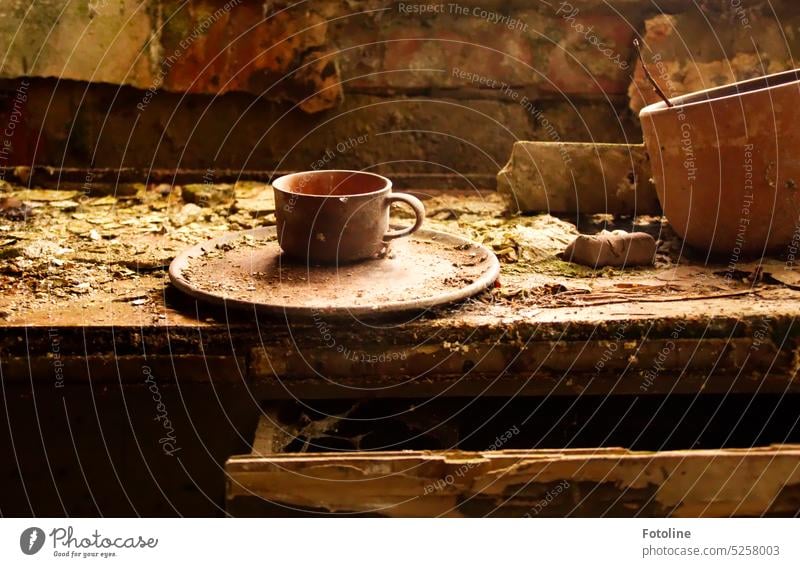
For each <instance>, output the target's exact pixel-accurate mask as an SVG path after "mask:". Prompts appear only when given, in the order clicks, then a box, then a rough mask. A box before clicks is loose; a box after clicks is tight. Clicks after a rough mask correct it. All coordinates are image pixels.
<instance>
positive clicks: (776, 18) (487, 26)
mask: <svg viewBox="0 0 800 567" xmlns="http://www.w3.org/2000/svg"><path fill="white" fill-rule="evenodd" d="M8 4H9V5H8V6H5V7H3V8H0V36H1V37H3V38H8V40H9V41H8V46H9V47H8V48H7V52H6V53H5V58H4V59H3V60H2V65H0V87H2V93H3V94H2V95H0V124H6V123H8V121H9V120H11V118H12V116H14V117H15V119H16V122H15V129H14V131H13V137H12V138H13V139H11V146H12V149H13V152H10V155H9V156H8V159H6V160H5V161H2V160H0V166H2V165H9V164H12V163H13V164H23V165H31V164H46V165H55V166H61V165H64V166H74V167H86V166H88V165H89V164H93V165H94V166H95V167H112V168H117V167H141V168H150V167H157V168H185V169H201V170H205V169H206V168H215V169H235V170H238V169H263V170H270V169H282V170H286V169H304V168H309V167H311V166H312V164H314V163H315V162H317V161H318V160H319V159H320V158H322V157H323V156H325V155H328V156H330V155H331V154H332V157H331V158H330V159H329V160H328V163H327V166H328V167H348V168H350V167H354V168H361V167H374V168H377V169H378V170H381V171H387V172H388V171H410V172H427V173H447V172H457V173H458V174H460V175H466V176H470V175H477V174H491V175H493V174H494V173H496V171H497V170H498V169H499V168H500V167H501V166H502V164H503V163H505V161H506V159H507V158H508V155H509V152H510V148H511V145H512V143H513V142H514V141H515V140H521V139H542V140H555V141H558V140H565V141H567V140H572V141H574V140H595V141H603V142H615V141H616V142H621V141H638V140H640V138H641V135H640V132H639V128H638V124H637V120H636V112H637V111H638V110H639V108H640V107H641V106H642V104H643V103H644V102H645V101H652V100H653V93H652V90H651V89H650V88H649V87H648V86H647V85H646V84H645V83H644V81H643V75H642V72H641V69H640V66H639V65H638V62H637V60H636V54H635V52H634V51H633V47H632V40H633V38H634V37H636V36H639V37H642V38H643V42H644V44H645V45H646V46H647V48H649V50H646V51H645V55H646V57H647V58H648V60H650V61H651V62H652V63H653V65H654V71H657V72H656V73H655V74H656V75H657V76H658V77H659V80H660V81H661V82H663V83H664V85H665V87H666V90H667V91H668V92H670V93H671V94H680V93H682V92H687V91H689V90H694V89H697V88H703V87H706V86H712V85H716V84H721V83H724V82H729V81H730V80H732V79H733V78H741V77H749V76H753V75H756V74H761V73H762V72H772V71H777V70H781V69H784V68H790V67H792V66H794V64H793V60H792V53H794V51H795V50H796V46H795V44H796V43H797V39H796V33H795V30H796V29H798V26H797V23H798V18H799V16H798V15H797V13H798V12H800V10H799V9H798V8H797V7H794V6H793V5H792V3H791V2H789V1H788V0H784V1H782V2H772V3H771V5H767V4H766V3H762V2H754V1H750V0H723V1H719V2H705V3H704V2H700V3H698V4H696V3H694V2H690V1H688V0H667V1H662V2H659V3H658V4H659V7H660V9H661V10H662V11H663V12H662V11H658V10H657V9H656V8H655V5H654V3H651V2H645V1H642V0H613V1H610V2H605V3H601V2H597V1H594V0H573V1H572V2H563V1H560V0H551V1H550V2H532V1H522V0H516V1H515V0H510V1H508V0H507V1H499V0H486V1H484V2H473V1H465V2H460V3H429V4H420V3H411V2H409V3H401V2H389V1H384V0H353V1H351V2H346V3H345V2H320V1H308V2H300V3H294V4H292V5H289V4H286V3H281V2H254V1H252V0H225V1H223V0H192V1H190V2H183V1H180V2H179V1H178V0H150V1H148V2H143V3H140V2H139V0H79V1H74V2H71V3H68V4H66V5H64V3H63V2H60V1H57V0H42V1H40V2H37V3H36V4H35V6H34V8H33V9H30V10H29V9H28V7H29V3H28V2H25V1H23V0H10V1H9V3H8ZM698 5H699V7H698ZM420 12H422V13H420ZM654 58H655V59H654ZM656 66H657V69H656ZM631 74H633V75H634V81H633V82H631ZM23 81H25V82H26V83H30V85H29V87H28V89H27V92H26V97H25V99H26V100H25V101H24V104H20V101H19V96H17V94H18V92H19V88H20V86H21V84H22V82H23ZM15 104H16V106H15ZM359 136H361V137H366V142H363V143H357V144H349V143H348V140H350V139H357V138H358V137H359ZM3 137H4V138H8V136H7V135H5V134H3Z"/></svg>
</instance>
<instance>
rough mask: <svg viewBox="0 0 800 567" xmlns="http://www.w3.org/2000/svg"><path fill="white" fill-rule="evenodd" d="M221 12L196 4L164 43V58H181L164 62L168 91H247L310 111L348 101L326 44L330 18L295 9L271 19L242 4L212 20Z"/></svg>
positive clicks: (250, 5)
mask: <svg viewBox="0 0 800 567" xmlns="http://www.w3.org/2000/svg"><path fill="white" fill-rule="evenodd" d="M198 6H199V7H198ZM217 9H218V8H215V7H214V6H209V5H208V3H207V2H206V3H201V4H199V5H197V4H195V5H193V6H192V8H191V9H190V12H189V13H188V14H187V15H186V19H184V21H183V22H181V25H180V27H181V28H182V29H181V31H175V32H174V33H172V34H169V36H168V37H165V38H164V44H163V53H164V57H169V56H174V61H172V60H170V61H169V64H168V65H165V67H168V68H167V69H166V71H167V73H166V77H165V80H164V85H163V86H164V88H165V89H167V90H171V91H185V92H190V93H203V94H223V93H226V92H231V91H244V92H250V93H253V94H259V95H263V96H264V97H265V98H267V99H269V100H278V101H290V102H294V103H296V104H298V106H299V107H300V108H301V109H302V110H304V111H306V112H309V113H313V112H319V111H321V110H325V109H329V108H333V107H335V106H336V105H337V104H338V103H339V102H340V101H341V99H342V87H341V82H340V78H339V72H338V68H337V66H336V62H335V60H334V58H333V55H332V53H330V51H329V49H328V47H327V30H328V26H327V22H326V21H325V19H324V18H323V17H321V16H319V15H317V14H315V13H313V12H302V13H299V12H297V11H291V10H290V11H284V12H277V13H273V14H270V15H267V16H266V17H265V16H264V15H263V13H262V7H261V5H257V4H240V5H237V6H235V7H233V8H232V9H230V10H229V11H228V12H223V13H220V14H219V17H217V18H212V17H210V16H209V14H214V12H215V10H217ZM176 27H177V24H176Z"/></svg>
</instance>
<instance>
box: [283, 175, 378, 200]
mask: <svg viewBox="0 0 800 567" xmlns="http://www.w3.org/2000/svg"><path fill="white" fill-rule="evenodd" d="M331 173H346V174H348V178H349V177H357V176H364V177H374V178H376V179H379V180H380V181H382V182H383V187H381V188H380V189H376V190H374V191H366V192H364V193H353V194H350V195H346V196H347V197H349V198H357V197H371V196H373V195H380V194H381V193H384V192H387V191H388V192H389V193H391V192H392V180H391V179H389V178H388V177H385V176H383V175H380V174H378V173H372V172H371V171H361V170H357V169H310V170H305V171H295V172H294V173H287V174H286V175H281V176H280V177H278V178H276V179H274V180H273V181H272V182H271V183H270V185H272V189H273V190H275V191H280V192H281V193H283V194H285V195H293V196H297V197H309V198H318V199H330V198H331V197H332V196H333V195H319V194H315V193H298V192H296V191H291V190H290V189H288V188H286V187H285V186H284V185H285V184H286V183H288V182H289V181H290V178H294V177H300V176H302V175H308V176H315V175H317V174H331ZM337 196H338V195H337Z"/></svg>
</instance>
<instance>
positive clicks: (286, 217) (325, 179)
mask: <svg viewBox="0 0 800 567" xmlns="http://www.w3.org/2000/svg"><path fill="white" fill-rule="evenodd" d="M272 187H273V189H274V190H275V217H276V219H277V225H278V226H277V230H278V244H280V247H281V249H282V250H283V251H284V253H285V254H286V255H287V256H289V257H291V258H294V259H297V260H303V261H307V262H311V263H315V264H320V263H324V264H329V263H342V262H354V261H357V260H366V259H368V258H374V257H376V256H378V255H379V254H380V253H381V252H382V251H383V250H384V249H385V248H386V243H387V242H388V241H390V240H392V239H394V238H400V237H403V236H408V235H410V234H412V233H414V232H416V231H417V230H419V228H420V227H421V226H422V222H423V221H424V220H425V207H424V206H423V204H422V202H421V201H420V200H419V199H417V198H416V197H413V196H411V195H407V194H405V193H392V182H391V181H390V180H389V179H387V178H386V177H383V176H381V175H377V174H374V173H367V172H364V171H347V170H320V171H303V172H300V173H293V174H291V175H284V176H283V177H280V178H278V179H276V180H275V181H274V182H273V183H272ZM394 202H402V203H406V204H407V205H409V206H410V207H411V209H412V210H413V211H414V215H415V219H414V224H413V225H412V226H409V227H406V228H401V229H397V230H389V205H391V204H392V203H394Z"/></svg>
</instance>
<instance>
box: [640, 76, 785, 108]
mask: <svg viewBox="0 0 800 567" xmlns="http://www.w3.org/2000/svg"><path fill="white" fill-rule="evenodd" d="M759 85H761V86H759ZM791 86H794V87H800V68H797V69H789V70H787V71H780V72H778V73H772V74H769V75H762V76H760V77H755V78H752V79H745V80H743V81H736V82H734V83H729V84H727V85H721V86H718V87H712V88H709V89H702V90H699V91H694V92H691V93H687V94H684V95H680V96H676V97H672V98H670V99H669V101H670V102H671V103H672V105H673V106H667V103H666V102H664V101H663V100H660V101H658V102H654V103H653V104H648V105H647V106H645V107H644V108H642V110H641V111H639V116H640V117H641V116H646V115H653V114H664V113H667V112H671V111H672V112H678V111H680V110H682V109H686V108H692V107H695V106H701V105H711V104H716V103H718V102H723V101H726V100H730V99H733V98H745V97H748V96H753V95H756V94H759V93H763V92H765V91H769V90H774V89H778V88H782V87H791Z"/></svg>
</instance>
